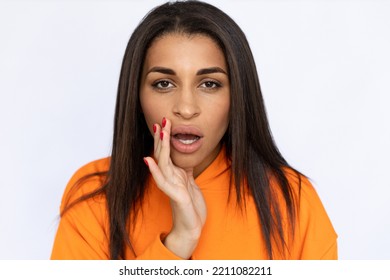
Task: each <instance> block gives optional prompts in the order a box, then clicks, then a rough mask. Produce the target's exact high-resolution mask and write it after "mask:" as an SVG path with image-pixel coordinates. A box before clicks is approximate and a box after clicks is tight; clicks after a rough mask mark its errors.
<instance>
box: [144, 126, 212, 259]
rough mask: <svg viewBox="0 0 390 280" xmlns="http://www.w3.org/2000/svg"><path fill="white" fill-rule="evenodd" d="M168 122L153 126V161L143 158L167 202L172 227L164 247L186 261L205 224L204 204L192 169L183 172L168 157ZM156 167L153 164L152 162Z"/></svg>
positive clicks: (169, 130) (205, 212) (205, 211)
mask: <svg viewBox="0 0 390 280" xmlns="http://www.w3.org/2000/svg"><path fill="white" fill-rule="evenodd" d="M170 134H171V122H170V121H169V120H168V119H163V127H160V126H159V125H158V124H155V125H154V159H153V158H151V157H146V158H144V160H145V163H146V164H147V165H148V166H149V170H150V172H151V174H152V176H153V178H154V180H155V182H156V184H157V187H158V188H159V189H160V190H161V191H163V192H164V193H165V194H166V195H167V196H168V197H169V198H170V202H171V207H172V218H173V227H172V229H171V231H170V233H169V234H168V235H167V236H166V238H165V240H164V245H165V246H166V247H167V248H168V249H169V250H171V251H172V252H173V253H175V254H176V255H177V256H179V257H181V258H184V259H188V258H189V257H191V255H192V253H193V251H194V250H195V248H196V245H197V244H198V240H199V237H200V234H201V231H202V228H203V225H204V223H205V221H206V215H207V210H206V203H205V201H204V198H203V195H202V192H201V191H200V189H199V187H198V186H197V185H196V183H195V179H194V176H193V168H191V169H187V170H184V169H182V168H180V167H177V166H175V165H174V164H173V162H172V160H171V157H170V137H171V136H170ZM155 160H156V161H157V162H158V164H157V163H156V161H155Z"/></svg>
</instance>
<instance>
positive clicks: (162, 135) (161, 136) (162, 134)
mask: <svg viewBox="0 0 390 280" xmlns="http://www.w3.org/2000/svg"><path fill="white" fill-rule="evenodd" d="M163 138H164V132H162V131H161V132H160V139H161V140H163Z"/></svg>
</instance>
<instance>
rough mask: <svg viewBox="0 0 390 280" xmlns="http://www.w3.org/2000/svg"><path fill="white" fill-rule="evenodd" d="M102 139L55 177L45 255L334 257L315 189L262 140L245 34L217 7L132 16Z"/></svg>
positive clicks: (177, 6) (332, 236)
mask: <svg viewBox="0 0 390 280" xmlns="http://www.w3.org/2000/svg"><path fill="white" fill-rule="evenodd" d="M113 138H114V139H113V149H112V154H111V157H110V158H106V159H102V160H98V161H94V162H92V163H89V164H88V165H86V166H84V167H82V168H81V169H80V170H79V171H78V172H76V174H75V175H74V176H73V178H72V179H71V180H70V182H69V184H68V186H67V189H66V191H65V194H64V198H63V201H62V206H61V221H60V225H59V228H58V232H57V236H56V239H55V242H54V247H53V252H52V258H53V259H335V258H337V242H336V240H337V235H336V233H335V231H334V229H333V227H332V225H331V222H330V221H329V218H328V216H327V214H326V212H325V210H324V208H323V206H322V204H321V201H320V199H319V198H318V196H317V194H316V192H315V190H314V189H313V187H312V186H311V184H310V183H309V181H308V180H307V179H306V178H305V177H304V176H303V175H302V174H300V173H299V172H298V171H296V170H294V169H293V168H292V167H290V166H289V165H288V163H287V162H286V160H285V159H284V158H283V157H282V155H281V154H280V153H279V151H278V149H277V147H276V145H275V143H274V141H273V139H272V136H271V132H270V129H269V126H268V121H267V117H266V113H265V107H264V104H263V99H262V95H261V90H260V84H259V80H258V76H257V72H256V67H255V64H254V60H253V57H252V54H251V51H250V48H249V45H248V42H247V40H246V38H245V35H244V34H243V32H242V31H241V29H240V28H239V27H238V26H237V24H236V23H235V22H234V21H233V20H232V19H231V18H230V17H228V16H227V15H226V14H224V13H223V12H222V11H220V10H219V9H217V8H215V7H213V6H211V5H209V4H206V3H202V2H197V1H187V2H175V3H166V4H164V5H161V6H159V7H157V8H155V9H154V10H152V11H151V12H150V13H149V14H148V15H147V16H146V17H145V18H144V19H143V21H142V22H141V23H140V24H139V26H138V27H137V28H136V30H135V31H134V33H133V34H132V36H131V38H130V41H129V43H128V46H127V49H126V52H125V55H124V59H123V64H122V70H121V75H120V80H119V87H118V96H117V103H116V111H115V125H114V137H113ZM143 162H144V163H145V164H143Z"/></svg>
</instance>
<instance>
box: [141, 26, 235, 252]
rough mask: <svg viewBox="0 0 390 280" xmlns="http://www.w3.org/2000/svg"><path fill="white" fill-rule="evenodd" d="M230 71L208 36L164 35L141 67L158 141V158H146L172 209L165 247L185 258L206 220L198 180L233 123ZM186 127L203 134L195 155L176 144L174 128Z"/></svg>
mask: <svg viewBox="0 0 390 280" xmlns="http://www.w3.org/2000/svg"><path fill="white" fill-rule="evenodd" d="M227 73H228V71H227V65H226V61H225V57H224V55H223V52H222V51H221V49H220V48H219V47H218V45H217V44H216V43H215V42H214V41H213V40H212V39H211V38H209V37H207V36H205V35H187V34H176V33H174V34H167V35H164V36H163V37H160V38H158V39H156V40H155V41H154V42H153V44H152V45H151V46H150V48H149V49H148V51H147V54H146V58H145V62H144V66H143V71H142V78H141V88H140V101H141V106H142V110H143V113H144V116H145V120H146V122H147V124H148V127H149V130H150V132H151V133H152V135H153V137H154V155H153V157H146V158H145V159H144V160H145V163H146V164H147V165H148V166H149V170H150V172H151V174H152V176H153V178H154V180H155V182H156V184H157V186H158V188H160V189H161V190H162V191H163V192H164V193H165V194H166V195H167V196H168V197H169V198H170V202H171V206H172V217H173V226H172V229H171V231H170V232H169V234H168V235H167V236H166V238H165V240H164V241H163V242H164V245H165V246H166V247H167V248H168V249H169V250H171V251H172V252H173V253H175V254H176V255H178V256H180V257H182V258H184V259H188V258H189V257H191V255H192V253H193V251H194V250H195V248H196V245H197V244H198V240H199V237H200V234H201V231H202V228H203V225H204V223H205V221H206V216H207V210H206V204H205V201H204V198H203V195H202V193H201V191H200V189H199V187H198V186H197V185H196V183H195V179H194V178H196V177H197V176H198V175H199V174H200V173H201V172H202V171H204V170H205V169H206V168H207V167H208V166H209V165H210V164H211V163H212V161H213V160H214V159H215V158H216V156H217V155H218V153H219V151H220V149H221V139H222V137H223V135H224V134H225V132H226V129H227V127H228V124H229V109H230V88H229V77H228V75H227ZM163 119H164V120H163ZM183 126H184V127H186V126H190V127H195V128H196V129H198V131H200V132H201V134H202V138H201V140H199V141H201V142H200V143H201V146H200V148H199V149H197V150H196V151H194V152H191V153H184V152H181V151H179V150H177V149H176V148H175V146H174V145H172V142H171V141H172V137H173V136H172V135H171V130H172V129H173V130H174V129H175V128H177V127H183Z"/></svg>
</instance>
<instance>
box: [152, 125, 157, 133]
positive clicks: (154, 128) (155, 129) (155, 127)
mask: <svg viewBox="0 0 390 280" xmlns="http://www.w3.org/2000/svg"><path fill="white" fill-rule="evenodd" d="M156 131H157V126H156V125H155V124H154V125H153V132H154V133H156Z"/></svg>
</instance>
